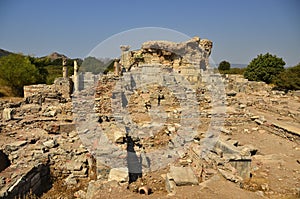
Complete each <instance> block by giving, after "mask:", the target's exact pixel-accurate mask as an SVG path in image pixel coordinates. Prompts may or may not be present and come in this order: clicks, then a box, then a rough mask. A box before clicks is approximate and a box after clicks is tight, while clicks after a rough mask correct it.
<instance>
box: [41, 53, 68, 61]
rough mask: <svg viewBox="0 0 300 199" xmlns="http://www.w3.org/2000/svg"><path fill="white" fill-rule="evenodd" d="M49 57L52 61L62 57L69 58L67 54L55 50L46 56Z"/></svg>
mask: <svg viewBox="0 0 300 199" xmlns="http://www.w3.org/2000/svg"><path fill="white" fill-rule="evenodd" d="M45 57H47V58H50V59H51V61H53V60H56V59H60V58H65V59H69V58H68V57H67V56H66V55H64V54H59V53H58V52H53V53H51V54H50V55H47V56H45Z"/></svg>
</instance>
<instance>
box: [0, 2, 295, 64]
mask: <svg viewBox="0 0 300 199" xmlns="http://www.w3.org/2000/svg"><path fill="white" fill-rule="evenodd" d="M299 10H300V1H298V0H252V1H238V0H227V1H221V0H220V1H217V0H211V1H209V0H205V1H196V0H195V1H189V0H186V1H176V0H173V1H167V0H164V1H163V0H160V1H159V0H150V1H149V0H147V1H142V0H139V1H136V0H127V1H125V0H123V1H116V0H110V1H88V0H87V1H84V0H81V1H79V0H51V1H50V0H49V1H48V0H44V1H41V0H26V1H25V0H19V1H16V0H0V27H1V29H0V48H3V49H6V50H9V51H13V52H23V53H24V54H30V55H35V56H44V55H47V54H50V53H51V52H54V51H57V52H59V53H63V54H65V55H67V56H69V57H72V58H75V57H81V58H83V57H85V56H87V55H88V54H89V53H90V52H91V51H92V50H93V49H94V48H95V47H96V46H97V45H98V44H99V43H101V42H102V41H104V40H106V39H108V38H110V37H111V36H113V35H115V34H118V33H120V32H123V31H126V30H130V29H133V28H142V27H162V28H168V29H173V30H175V31H178V32H181V33H184V34H186V35H188V36H190V37H193V36H196V35H198V36H199V37H200V38H208V39H210V40H212V41H213V42H214V47H213V52H212V55H211V57H212V59H213V60H214V61H215V62H216V63H219V62H220V61H222V60H227V61H229V62H231V63H241V64H248V63H249V62H250V61H251V60H252V59H253V58H255V57H256V56H257V55H258V54H261V53H263V54H264V53H267V52H270V53H272V54H275V55H277V56H278V57H282V58H283V59H284V61H285V62H286V63H287V66H293V65H296V64H297V63H299V62H300V12H299ZM149 34H150V33H149ZM170 38H171V37H170ZM124 44H126V42H125V43H124Z"/></svg>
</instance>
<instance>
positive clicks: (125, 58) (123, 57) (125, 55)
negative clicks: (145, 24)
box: [120, 45, 130, 68]
mask: <svg viewBox="0 0 300 199" xmlns="http://www.w3.org/2000/svg"><path fill="white" fill-rule="evenodd" d="M120 49H121V65H122V66H123V67H125V68H127V67H129V66H127V64H128V63H129V60H128V51H129V49H130V46H123V45H122V46H120Z"/></svg>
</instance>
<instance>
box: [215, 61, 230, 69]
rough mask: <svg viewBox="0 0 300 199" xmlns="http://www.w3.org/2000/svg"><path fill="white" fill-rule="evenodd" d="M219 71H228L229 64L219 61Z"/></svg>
mask: <svg viewBox="0 0 300 199" xmlns="http://www.w3.org/2000/svg"><path fill="white" fill-rule="evenodd" d="M218 69H219V70H229V69H230V63H229V62H228V61H225V60H224V61H221V62H220V64H219V67H218Z"/></svg>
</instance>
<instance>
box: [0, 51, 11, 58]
mask: <svg viewBox="0 0 300 199" xmlns="http://www.w3.org/2000/svg"><path fill="white" fill-rule="evenodd" d="M10 54H13V53H12V52H9V51H7V50H3V49H0V57H3V56H7V55H10Z"/></svg>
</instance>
